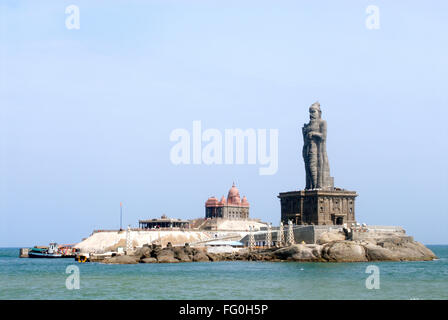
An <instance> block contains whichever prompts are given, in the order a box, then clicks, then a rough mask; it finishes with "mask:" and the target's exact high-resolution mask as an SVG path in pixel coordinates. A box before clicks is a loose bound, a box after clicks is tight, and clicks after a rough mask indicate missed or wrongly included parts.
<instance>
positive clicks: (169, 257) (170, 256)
mask: <svg viewBox="0 0 448 320" xmlns="http://www.w3.org/2000/svg"><path fill="white" fill-rule="evenodd" d="M157 261H158V262H160V263H175V262H179V260H177V259H176V258H175V257H174V252H173V250H172V249H170V248H165V249H162V250H160V251H159V252H157Z"/></svg>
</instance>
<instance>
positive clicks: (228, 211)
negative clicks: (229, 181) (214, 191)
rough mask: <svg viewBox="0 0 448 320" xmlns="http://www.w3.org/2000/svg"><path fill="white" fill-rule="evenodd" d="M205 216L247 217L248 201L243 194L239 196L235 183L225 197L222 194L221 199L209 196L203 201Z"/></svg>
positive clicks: (236, 218)
mask: <svg viewBox="0 0 448 320" xmlns="http://www.w3.org/2000/svg"><path fill="white" fill-rule="evenodd" d="M205 218H206V219H207V218H209V219H212V218H223V219H228V220H247V219H249V202H248V201H247V199H246V197H245V196H244V197H243V199H241V197H240V192H239V190H238V188H237V187H236V186H235V183H234V184H233V185H232V188H230V190H229V193H228V194H227V199H226V198H225V197H224V196H222V198H221V200H218V199H217V198H215V197H210V198H208V199H207V201H206V202H205Z"/></svg>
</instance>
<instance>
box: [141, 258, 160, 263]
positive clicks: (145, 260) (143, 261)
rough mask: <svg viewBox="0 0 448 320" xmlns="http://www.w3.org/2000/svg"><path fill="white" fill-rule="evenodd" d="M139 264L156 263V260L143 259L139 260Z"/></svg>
mask: <svg viewBox="0 0 448 320" xmlns="http://www.w3.org/2000/svg"><path fill="white" fill-rule="evenodd" d="M140 262H141V263H157V259H156V258H152V257H149V258H143V259H141V260H140Z"/></svg>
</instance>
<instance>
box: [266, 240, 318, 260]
mask: <svg viewBox="0 0 448 320" xmlns="http://www.w3.org/2000/svg"><path fill="white" fill-rule="evenodd" d="M272 255H273V256H274V257H275V258H277V259H280V260H289V261H310V262H311V261H322V258H321V255H320V247H319V246H309V245H303V244H295V245H292V246H289V247H286V248H281V249H278V250H276V251H274V252H273V253H272Z"/></svg>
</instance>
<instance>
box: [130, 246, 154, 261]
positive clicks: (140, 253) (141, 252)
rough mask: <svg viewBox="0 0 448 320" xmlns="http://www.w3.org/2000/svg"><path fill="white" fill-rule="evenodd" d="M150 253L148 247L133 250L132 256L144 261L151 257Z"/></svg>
mask: <svg viewBox="0 0 448 320" xmlns="http://www.w3.org/2000/svg"><path fill="white" fill-rule="evenodd" d="M151 252H152V250H151V248H149V247H148V246H144V247H142V248H139V249H137V250H135V253H134V255H135V256H137V257H139V258H140V259H144V258H149V257H151Z"/></svg>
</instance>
